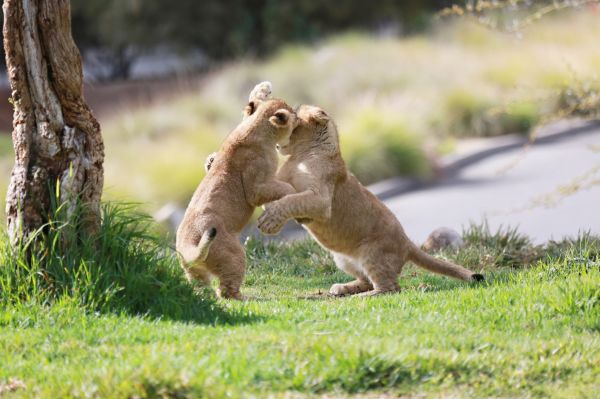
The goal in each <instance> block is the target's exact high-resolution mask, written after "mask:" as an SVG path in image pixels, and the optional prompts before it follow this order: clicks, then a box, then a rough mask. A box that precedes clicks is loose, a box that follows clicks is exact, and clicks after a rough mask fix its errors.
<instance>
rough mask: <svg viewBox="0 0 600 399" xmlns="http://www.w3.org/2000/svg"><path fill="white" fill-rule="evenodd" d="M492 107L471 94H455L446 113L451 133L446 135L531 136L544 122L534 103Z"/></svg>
mask: <svg viewBox="0 0 600 399" xmlns="http://www.w3.org/2000/svg"><path fill="white" fill-rule="evenodd" d="M492 104H493V103H492V102H491V101H488V100H487V98H485V97H482V96H477V95H475V94H473V93H470V92H468V91H464V90H458V91H454V92H451V93H450V94H449V95H448V96H447V98H446V104H445V110H444V114H445V115H446V126H445V127H446V128H447V129H448V131H447V132H443V133H444V134H446V135H452V136H462V137H465V136H467V137H468V136H478V137H485V136H499V135H502V134H508V133H523V134H527V133H529V130H530V129H531V128H532V127H533V126H534V125H535V124H536V123H537V122H538V120H539V119H540V115H539V114H540V113H539V110H538V107H537V106H536V105H535V104H534V103H533V102H531V101H527V100H519V101H516V102H512V103H509V104H508V105H505V106H498V105H496V106H494V105H492ZM438 127H439V126H438Z"/></svg>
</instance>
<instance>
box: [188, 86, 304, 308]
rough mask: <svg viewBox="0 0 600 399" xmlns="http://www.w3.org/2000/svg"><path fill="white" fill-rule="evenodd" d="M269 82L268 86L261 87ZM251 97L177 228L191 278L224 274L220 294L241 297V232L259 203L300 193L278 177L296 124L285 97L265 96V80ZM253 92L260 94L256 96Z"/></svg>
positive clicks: (204, 279)
mask: <svg viewBox="0 0 600 399" xmlns="http://www.w3.org/2000/svg"><path fill="white" fill-rule="evenodd" d="M261 85H263V86H261ZM261 85H259V86H260V87H259V86H257V88H262V89H263V90H262V91H261V90H257V89H255V90H254V91H253V94H252V95H251V96H250V97H251V98H250V99H251V100H252V101H250V103H249V104H248V106H247V107H246V109H245V110H244V114H245V117H244V119H243V121H242V123H240V124H239V125H238V126H237V127H236V128H235V129H234V130H233V132H231V133H230V134H229V136H228V137H227V139H226V140H225V142H224V143H223V145H222V147H221V149H220V150H219V152H218V156H217V157H216V159H214V160H213V164H212V166H211V168H210V171H209V172H208V173H207V174H206V177H205V178H204V179H203V180H202V182H201V183H200V185H199V186H198V188H197V189H196V192H195V193H194V196H193V197H192V200H191V201H190V204H189V205H188V208H187V210H186V212H185V216H184V218H183V221H182V223H181V225H180V226H179V229H178V230H177V239H176V247H177V252H178V253H179V256H180V260H181V262H182V266H183V269H184V271H185V273H186V276H187V278H188V279H190V280H191V279H195V280H199V281H200V282H203V283H206V284H208V283H209V282H210V277H211V276H216V277H218V278H219V290H218V291H217V294H218V295H219V296H221V297H224V298H235V299H240V298H241V294H240V286H241V284H242V281H243V279H244V274H245V269H246V261H245V254H244V249H243V247H242V246H241V245H240V242H239V234H240V231H241V230H242V228H243V227H244V226H245V225H246V223H248V221H249V220H250V218H251V216H252V212H253V211H254V208H255V207H256V206H259V205H262V204H264V203H266V202H270V201H274V200H276V199H279V198H281V197H283V196H284V195H286V194H290V193H293V192H295V191H294V189H293V188H292V187H291V186H290V185H289V184H287V183H283V182H280V181H277V180H275V173H276V171H277V152H276V150H275V146H276V144H279V145H285V144H286V143H287V141H288V139H289V136H290V133H291V132H292V129H293V128H294V127H295V124H296V116H295V113H294V111H293V110H292V109H291V108H290V107H289V106H288V105H287V104H286V103H285V102H283V101H281V100H265V101H259V100H264V98H261V97H267V96H268V95H265V93H264V92H265V91H268V92H269V94H270V90H267V89H270V84H269V87H268V88H267V89H265V87H264V86H265V85H267V83H263V84H261ZM253 96H255V97H257V98H254V99H253Z"/></svg>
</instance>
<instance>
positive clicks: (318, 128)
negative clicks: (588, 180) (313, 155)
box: [278, 105, 339, 155]
mask: <svg viewBox="0 0 600 399" xmlns="http://www.w3.org/2000/svg"><path fill="white" fill-rule="evenodd" d="M296 115H297V118H298V122H297V126H296V128H295V129H294V130H293V132H292V134H291V135H290V140H289V143H288V144H287V145H281V144H280V145H279V147H278V150H279V152H280V153H281V154H283V155H290V154H294V153H298V152H301V151H326V152H336V151H338V150H339V143H338V134H337V128H336V126H335V123H333V120H332V119H331V118H330V117H329V115H327V113H326V112H325V111H323V110H322V109H321V108H319V107H316V106H314V105H301V106H300V107H298V109H297V110H296Z"/></svg>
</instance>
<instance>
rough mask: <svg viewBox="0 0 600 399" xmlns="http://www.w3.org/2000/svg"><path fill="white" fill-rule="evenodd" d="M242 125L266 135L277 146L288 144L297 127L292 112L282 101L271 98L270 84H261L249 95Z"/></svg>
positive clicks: (294, 115) (294, 114)
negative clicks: (249, 126) (248, 125)
mask: <svg viewBox="0 0 600 399" xmlns="http://www.w3.org/2000/svg"><path fill="white" fill-rule="evenodd" d="M242 113H243V122H242V123H243V124H251V125H253V127H256V128H258V129H253V130H255V131H260V132H261V133H262V134H263V135H267V136H266V137H263V138H266V139H273V141H274V142H275V143H276V144H277V145H279V146H285V145H287V144H288V142H289V137H290V134H291V133H292V130H293V129H294V128H295V127H296V126H297V118H296V113H295V112H294V110H293V109H292V108H291V107H290V106H289V105H287V104H286V103H285V101H283V100H279V99H273V98H271V83H269V82H262V83H259V84H258V85H256V86H255V87H254V89H253V90H252V92H251V93H250V98H249V102H248V105H246V107H245V108H244V110H243V112H242Z"/></svg>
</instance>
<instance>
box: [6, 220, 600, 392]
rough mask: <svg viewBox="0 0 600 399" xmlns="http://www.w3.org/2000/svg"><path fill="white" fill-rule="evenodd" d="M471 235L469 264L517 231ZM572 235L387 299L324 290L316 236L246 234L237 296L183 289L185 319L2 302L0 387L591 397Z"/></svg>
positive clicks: (578, 246) (325, 270)
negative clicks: (465, 276)
mask: <svg viewBox="0 0 600 399" xmlns="http://www.w3.org/2000/svg"><path fill="white" fill-rule="evenodd" d="M474 236H478V235H477V234H474V233H473V232H471V233H470V234H467V235H466V238H467V241H468V242H469V246H468V247H467V249H465V251H463V253H461V254H459V255H458V258H459V259H462V260H464V261H465V262H467V263H470V262H474V259H475V256H474V255H473V254H474V253H478V254H479V255H478V258H479V259H483V258H488V259H489V258H490V257H492V258H493V259H495V262H492V263H496V264H503V263H506V261H509V262H514V257H512V256H507V255H506V254H507V251H508V252H510V251H513V250H514V248H513V249H508V250H507V248H511V245H512V244H514V242H515V239H514V238H515V237H512V238H511V237H509V238H510V241H511V242H510V243H507V242H505V243H504V245H503V246H502V247H499V246H498V245H499V241H496V242H495V244H496V247H489V246H488V247H486V245H487V244H485V242H484V241H485V240H482V239H481V237H479V241H478V242H475V241H474V240H475V239H474ZM506 237H508V236H505V238H506ZM492 241H493V237H491V238H490V237H488V238H487V241H486V242H487V243H488V244H489V243H490V242H492ZM584 241H586V240H583V241H581V240H580V241H576V242H570V243H566V244H565V243H563V244H562V246H561V247H560V250H559V251H558V252H556V253H558V254H559V255H557V256H555V255H556V254H554V255H551V254H550V252H551V251H550V252H546V254H545V255H544V257H545V259H546V260H544V261H534V264H533V265H532V266H531V267H529V268H525V269H521V270H517V269H515V268H511V267H507V266H500V267H498V266H496V267H493V266H490V265H489V264H488V265H486V266H484V269H485V270H484V273H485V274H486V277H487V282H486V283H484V284H478V285H469V284H466V283H462V282H457V281H453V280H450V279H447V278H444V277H438V276H434V275H431V274H427V273H422V272H421V271H420V270H417V269H413V268H412V267H408V268H406V269H405V271H404V273H403V277H402V280H401V285H402V287H403V290H402V292H401V293H399V294H395V295H388V296H381V297H374V298H352V297H349V298H341V299H334V298H330V297H328V296H326V295H323V294H321V293H324V292H326V291H327V290H328V288H329V286H330V285H331V284H332V283H334V282H340V281H343V280H348V278H347V276H345V275H344V274H342V273H341V272H339V271H337V270H336V269H335V267H334V266H333V263H332V261H331V259H330V258H329V256H328V255H327V254H326V253H324V251H322V250H321V249H319V248H318V247H317V245H316V244H314V243H313V242H305V243H299V244H293V245H291V246H290V245H268V246H264V245H263V244H260V243H258V242H255V241H250V242H249V243H247V257H248V261H249V271H248V275H247V279H246V283H245V286H244V293H245V294H246V295H247V296H248V297H249V300H248V301H245V302H232V301H217V300H215V299H213V298H211V296H210V295H208V294H206V293H203V294H200V295H198V296H196V297H195V298H194V303H195V305H194V306H196V307H199V308H201V310H202V311H201V312H197V313H196V314H197V316H189V315H188V316H185V315H184V314H183V313H180V312H175V311H171V312H165V313H164V314H162V315H157V314H156V313H152V315H146V316H140V315H135V314H134V313H133V312H131V311H127V310H121V311H118V310H114V311H111V312H107V311H103V312H90V311H83V310H81V309H82V308H81V307H80V306H77V305H75V301H74V300H73V299H69V297H67V296H64V297H63V298H62V299H59V300H58V301H57V302H54V303H53V304H52V305H51V306H44V305H41V304H35V305H31V304H30V305H27V302H23V303H21V304H6V305H3V306H2V308H0V392H1V391H2V390H3V389H4V390H5V392H4V395H5V396H6V397H9V398H10V397H48V398H58V397H165V398H180V397H232V398H237V397H258V398H262V397H276V398H277V397H286V398H287V397H314V396H317V397H319V396H322V397H325V396H326V397H348V396H351V395H353V394H356V395H358V397H368V398H370V397H381V396H379V395H380V394H381V395H384V396H383V397H396V396H400V395H406V396H408V397H412V396H418V397H422V396H436V397H437V396H454V397H564V398H574V397H589V398H592V397H594V396H595V395H597V393H598V392H599V391H600V334H599V333H600V271H599V267H598V261H599V259H600V258H599V256H598V254H599V253H600V240H598V239H591V238H590V239H589V240H588V242H584ZM511 243H512V244H511ZM513 247H514V245H513ZM556 248H559V247H555V249H556ZM469 253H470V254H471V255H468V256H467V255H464V254H469ZM513 253H515V252H514V251H513ZM447 256H450V257H453V256H451V255H447ZM468 259H471V261H469V260H468ZM478 263H479V264H481V262H478ZM171 266H172V267H176V266H175V262H173V261H171ZM469 266H472V267H473V264H470V265H469ZM157 287H160V285H157ZM149 291H150V292H145V293H140V295H155V296H156V297H160V298H161V300H162V301H169V299H170V297H169V296H168V295H167V294H166V293H165V291H164V290H163V289H160V288H157V289H156V290H149ZM11 380H12V384H13V386H14V387H15V390H14V391H12V392H10V393H9V392H8V385H9V381H11ZM16 380H18V381H20V382H22V383H23V384H24V385H25V386H26V388H18V387H17V385H19V384H17V383H16ZM18 381H17V382H18ZM594 392H595V393H594ZM0 396H2V394H1V393H0ZM3 397H4V396H3Z"/></svg>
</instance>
